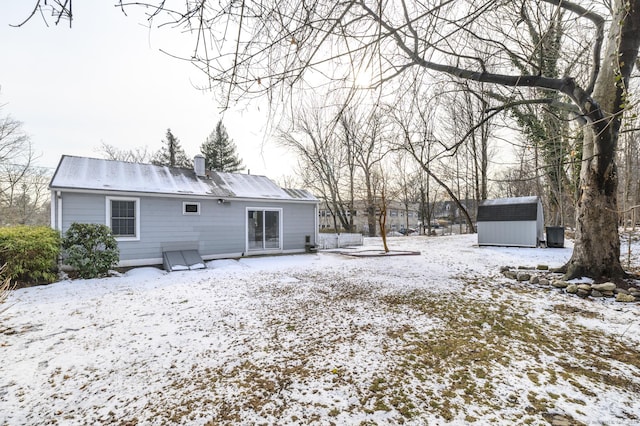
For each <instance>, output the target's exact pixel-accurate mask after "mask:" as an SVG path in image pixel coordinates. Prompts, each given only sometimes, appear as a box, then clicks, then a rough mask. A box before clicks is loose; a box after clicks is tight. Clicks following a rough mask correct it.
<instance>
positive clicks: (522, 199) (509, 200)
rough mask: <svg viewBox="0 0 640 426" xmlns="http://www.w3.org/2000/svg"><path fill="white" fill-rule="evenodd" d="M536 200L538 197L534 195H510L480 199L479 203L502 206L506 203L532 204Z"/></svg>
mask: <svg viewBox="0 0 640 426" xmlns="http://www.w3.org/2000/svg"><path fill="white" fill-rule="evenodd" d="M537 202H538V197H536V196H535V195H533V196H529V197H511V198H496V199H494V200H482V201H481V202H480V205H482V206H502V205H508V204H534V203H537Z"/></svg>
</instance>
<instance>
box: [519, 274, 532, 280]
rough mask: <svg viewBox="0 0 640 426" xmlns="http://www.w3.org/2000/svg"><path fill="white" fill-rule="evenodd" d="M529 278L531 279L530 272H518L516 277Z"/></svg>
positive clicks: (520, 278)
mask: <svg viewBox="0 0 640 426" xmlns="http://www.w3.org/2000/svg"><path fill="white" fill-rule="evenodd" d="M530 279H531V274H529V273H526V272H520V273H518V277H517V280H518V281H529V280H530Z"/></svg>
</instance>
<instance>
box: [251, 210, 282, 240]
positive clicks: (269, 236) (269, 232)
mask: <svg viewBox="0 0 640 426" xmlns="http://www.w3.org/2000/svg"><path fill="white" fill-rule="evenodd" d="M281 236H282V209H253V208H248V209H247V250H273V249H281V248H282V246H281V244H282V237H281Z"/></svg>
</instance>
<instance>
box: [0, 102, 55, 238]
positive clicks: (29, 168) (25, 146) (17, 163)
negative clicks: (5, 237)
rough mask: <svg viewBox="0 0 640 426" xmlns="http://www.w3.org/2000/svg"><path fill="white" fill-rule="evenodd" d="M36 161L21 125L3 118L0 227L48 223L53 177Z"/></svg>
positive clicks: (0, 118) (0, 119) (0, 131)
mask: <svg viewBox="0 0 640 426" xmlns="http://www.w3.org/2000/svg"><path fill="white" fill-rule="evenodd" d="M0 111H1V109H0ZM35 160H36V155H35V152H34V150H33V147H32V145H31V140H30V139H29V136H28V135H27V134H26V133H25V132H24V130H23V128H22V123H21V122H20V121H18V120H15V119H14V118H12V117H11V116H10V115H3V116H0V226H3V225H26V224H29V225H31V224H38V225H40V224H45V223H47V221H48V217H46V214H45V213H46V208H47V202H48V199H49V197H48V195H49V192H48V190H47V185H48V183H49V179H50V176H49V172H48V171H47V170H46V169H44V168H41V167H36V166H35V164H34V163H35Z"/></svg>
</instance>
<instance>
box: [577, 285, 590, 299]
mask: <svg viewBox="0 0 640 426" xmlns="http://www.w3.org/2000/svg"><path fill="white" fill-rule="evenodd" d="M576 294H577V295H578V296H580V297H587V296H589V295H590V294H591V290H585V289H582V288H579V287H578V291H577V292H576Z"/></svg>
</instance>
